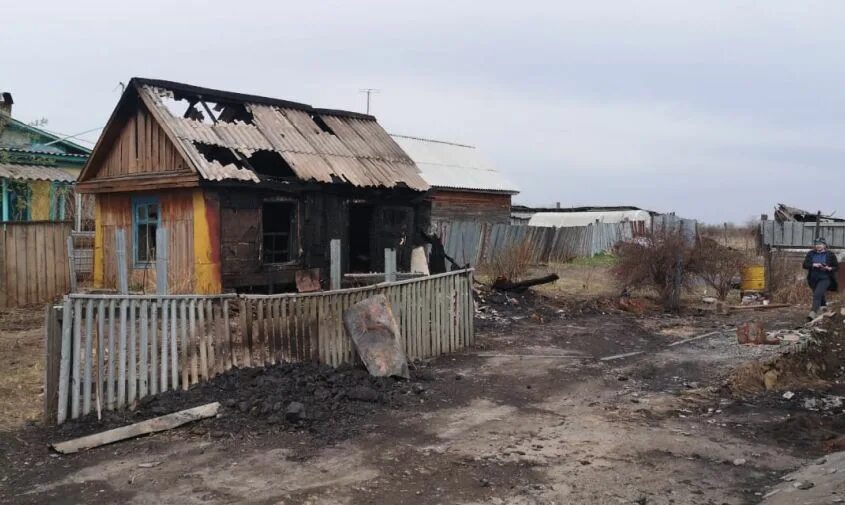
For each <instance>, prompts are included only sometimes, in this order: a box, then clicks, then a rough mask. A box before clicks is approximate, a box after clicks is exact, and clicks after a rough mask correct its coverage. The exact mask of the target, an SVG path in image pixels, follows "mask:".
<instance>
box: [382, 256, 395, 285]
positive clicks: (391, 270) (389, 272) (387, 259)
mask: <svg viewBox="0 0 845 505" xmlns="http://www.w3.org/2000/svg"><path fill="white" fill-rule="evenodd" d="M384 281H385V282H396V249H385V250H384Z"/></svg>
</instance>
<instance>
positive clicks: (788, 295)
mask: <svg viewBox="0 0 845 505" xmlns="http://www.w3.org/2000/svg"><path fill="white" fill-rule="evenodd" d="M769 269H770V271H769V276H768V279H769V281H770V282H771V285H770V286H766V289H767V290H768V291H769V294H770V295H771V297H772V300H773V301H774V302H777V303H789V304H799V303H802V302H806V301H807V300H809V298H810V291H809V288H808V287H807V280H806V276H807V272H806V270H804V269H803V268H802V267H801V262H800V259H796V258H794V257H790V256H789V255H780V254H774V255H773V256H772V261H771V265H770V266H769Z"/></svg>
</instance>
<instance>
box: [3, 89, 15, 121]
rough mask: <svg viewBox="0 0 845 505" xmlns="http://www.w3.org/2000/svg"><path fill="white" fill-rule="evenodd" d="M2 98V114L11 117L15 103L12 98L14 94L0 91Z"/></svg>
mask: <svg viewBox="0 0 845 505" xmlns="http://www.w3.org/2000/svg"><path fill="white" fill-rule="evenodd" d="M0 98H2V100H0V114H3V115H6V116H9V117H11V116H12V104H13V103H15V101H14V100H12V94H11V93H9V92H6V91H4V92H3V93H0Z"/></svg>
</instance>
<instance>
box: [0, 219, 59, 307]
mask: <svg viewBox="0 0 845 505" xmlns="http://www.w3.org/2000/svg"><path fill="white" fill-rule="evenodd" d="M70 231H71V224H70V223H55V222H53V223H45V222H20V223H6V224H3V225H0V308H5V307H21V306H24V305H32V304H35V303H44V302H48V301H50V300H52V299H53V298H55V297H56V296H58V295H61V294H64V293H67V292H68V290H69V288H70V273H69V267H68V259H67V238H68V237H69V236H70Z"/></svg>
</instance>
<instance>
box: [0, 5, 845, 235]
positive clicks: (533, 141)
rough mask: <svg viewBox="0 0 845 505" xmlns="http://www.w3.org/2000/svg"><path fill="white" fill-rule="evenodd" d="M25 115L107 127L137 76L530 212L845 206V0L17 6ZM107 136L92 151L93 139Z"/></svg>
mask: <svg viewBox="0 0 845 505" xmlns="http://www.w3.org/2000/svg"><path fill="white" fill-rule="evenodd" d="M2 17H3V23H2V26H3V28H2V30H0V47H2V48H3V51H0V89H2V90H8V91H11V92H12V93H13V94H14V97H15V102H16V103H15V109H14V116H15V117H17V118H18V119H21V120H23V121H31V120H35V119H38V118H41V117H46V118H48V119H49V124H48V125H47V128H48V129H51V130H55V131H59V132H63V133H76V132H81V131H85V130H89V129H92V128H96V127H100V126H103V125H104V124H105V122H106V120H107V119H108V116H109V114H110V113H111V111H112V108H113V107H114V105H115V103H116V101H117V99H118V96H119V88H118V83H119V82H121V81H122V82H126V81H128V79H129V78H130V77H132V76H142V77H151V78H159V79H168V80H175V81H181V82H187V83H191V84H197V85H201V86H207V87H213V88H221V89H226V90H232V91H240V92H245V93H253V94H260V95H267V96H272V97H276V98H285V99H289V100H294V101H300V102H305V103H310V104H312V105H315V106H318V107H329V108H344V109H349V110H359V111H361V110H363V108H364V103H365V102H364V96H363V95H362V94H360V93H359V91H358V90H359V89H360V88H367V87H370V88H379V89H380V90H381V93H379V94H378V95H375V96H374V97H373V106H372V107H373V108H372V112H373V114H375V115H376V116H377V117H378V119H379V121H380V123H381V124H382V125H383V126H384V127H385V128H386V129H387V130H388V131H390V132H392V133H400V134H405V135H414V136H421V137H428V138H435V139H441V140H451V141H456V142H460V143H466V144H472V145H476V146H478V147H479V148H480V149H481V150H483V152H484V154H485V155H486V157H487V158H489V159H491V160H492V161H493V162H494V164H496V165H497V166H498V167H499V169H500V170H501V171H502V172H504V173H505V174H507V175H508V176H509V177H510V178H511V179H512V180H514V181H515V182H516V183H517V184H518V186H519V187H520V188H521V190H522V193H521V194H520V195H518V196H517V197H516V199H515V201H516V202H518V203H525V204H531V205H542V204H553V203H554V202H557V201H559V202H561V204H562V205H565V206H568V205H593V204H596V205H598V204H605V205H637V206H641V207H645V208H649V209H654V210H660V211H675V212H677V213H678V214H680V215H682V216H684V217H694V218H699V219H702V220H704V221H708V222H721V221H734V222H744V221H746V220H748V219H750V218H751V217H754V216H759V214H760V213H763V212H768V213H770V214H771V210H770V209H771V207H772V206H773V205H774V204H775V203H777V202H784V203H789V204H791V205H795V206H799V207H805V208H808V209H810V210H816V209H818V208H821V209H822V210H825V211H839V214H842V215H845V205H841V204H840V199H839V197H840V195H842V190H841V189H840V187H839V184H838V183H839V181H838V180H836V179H835V178H834V176H835V175H840V174H843V172H842V168H843V162H845V142H843V139H845V66H843V58H845V57H843V55H845V30H843V24H845V2H841V1H837V0H831V1H808V0H801V1H797V0H790V1H785V0H784V1H781V0H759V1H738V0H731V1H714V0H707V1H701V0H699V1H695V2H693V1H689V2H685V1H679V0H661V1H657V0H655V1H644V0H638V1H636V2H630V1H621V0H620V1H617V2H601V1H592V2H585V1H577V2H575V1H546V2H533V1H526V0H523V1H519V2H514V1H509V2H499V1H490V0H488V1H485V2H459V1H454V0H452V1H439V0H426V1H425V2H422V1H415V2H400V1H396V0H393V1H384V2H381V1H379V2H375V1H348V0H347V1H337V2H325V1H317V0H308V1H297V2H292V1H261V2H258V1H248V0H239V1H235V2H233V1H227V2H218V1H203V2H199V1H185V0H179V1H174V0H170V1H167V2H164V1H158V0H148V1H146V2H116V1H113V0H110V1H97V2H91V1H74V2H68V1H61V2H59V1H55V0H42V1H41V2H26V1H16V2H10V3H8V4H7V5H4V7H3V14H2ZM98 134H99V132H94V133H91V134H88V135H85V137H86V138H88V139H91V140H96V136H97V135H98Z"/></svg>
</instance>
